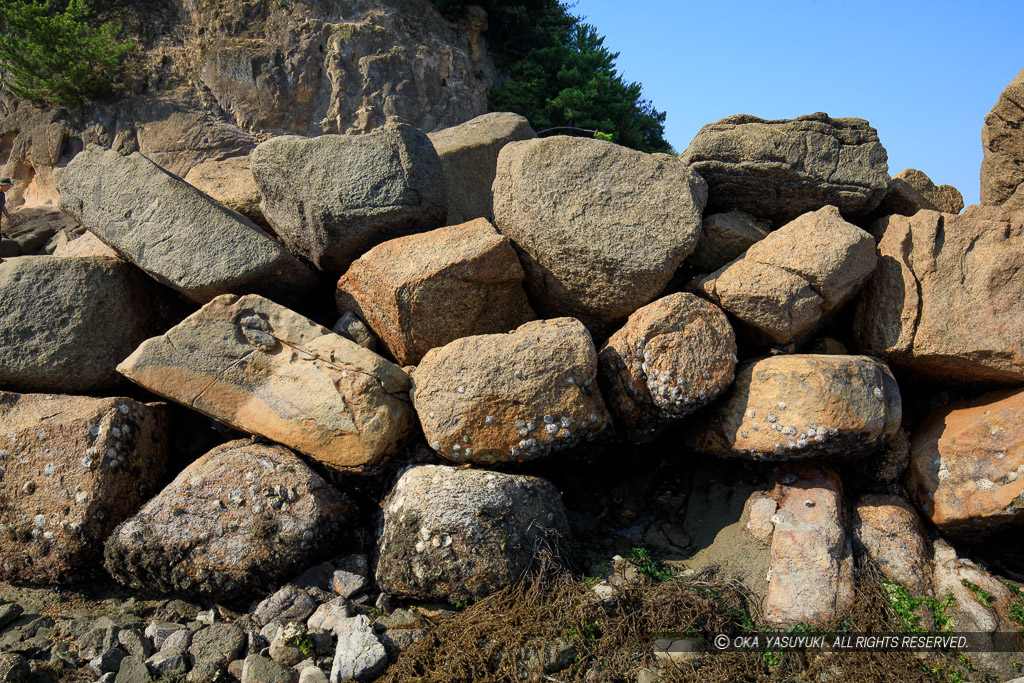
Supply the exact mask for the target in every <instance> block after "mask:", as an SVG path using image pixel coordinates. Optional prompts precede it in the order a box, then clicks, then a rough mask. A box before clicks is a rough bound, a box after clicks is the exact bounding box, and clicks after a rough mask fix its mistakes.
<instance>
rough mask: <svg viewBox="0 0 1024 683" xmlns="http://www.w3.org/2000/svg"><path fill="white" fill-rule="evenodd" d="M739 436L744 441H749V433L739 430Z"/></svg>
mask: <svg viewBox="0 0 1024 683" xmlns="http://www.w3.org/2000/svg"><path fill="white" fill-rule="evenodd" d="M740 436H742V437H743V438H744V439H749V438H750V432H748V431H747V430H746V429H741V430H740Z"/></svg>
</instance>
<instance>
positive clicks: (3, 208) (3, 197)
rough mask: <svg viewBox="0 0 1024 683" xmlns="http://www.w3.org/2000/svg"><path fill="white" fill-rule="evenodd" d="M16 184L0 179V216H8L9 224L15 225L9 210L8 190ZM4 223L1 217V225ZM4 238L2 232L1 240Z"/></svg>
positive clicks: (0, 234)
mask: <svg viewBox="0 0 1024 683" xmlns="http://www.w3.org/2000/svg"><path fill="white" fill-rule="evenodd" d="M13 185H14V184H13V183H12V182H11V179H10V178H8V177H3V178H0V214H2V215H3V216H7V224H8V225H14V216H12V215H11V212H10V211H8V210H7V194H6V192H7V190H9V189H11V187H12V186H13ZM2 223H3V218H2V217H0V224H2ZM3 238H4V233H3V231H2V230H0V239H3Z"/></svg>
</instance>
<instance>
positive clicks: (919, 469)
mask: <svg viewBox="0 0 1024 683" xmlns="http://www.w3.org/2000/svg"><path fill="white" fill-rule="evenodd" d="M1022 424H1024V391H1019V390H1018V391H1008V392H996V393H990V394H985V395H983V396H981V397H979V398H977V399H975V400H974V401H971V402H969V403H961V404H955V405H953V406H950V407H947V408H944V409H942V410H940V411H938V412H936V413H935V414H933V415H931V416H930V417H929V418H928V419H927V420H925V422H924V423H922V424H921V425H920V426H919V427H918V428H917V429H916V430H915V431H914V434H913V438H912V439H911V450H910V468H909V470H908V472H907V484H908V488H909V489H910V491H911V493H912V495H913V496H914V502H915V503H916V504H917V507H918V509H920V510H921V511H922V512H923V514H924V515H925V517H927V518H928V519H929V520H931V522H932V523H933V524H935V526H937V527H938V528H939V530H940V531H942V532H943V533H945V534H955V535H961V536H963V535H969V536H971V537H977V536H978V535H980V534H986V533H990V532H993V531H996V530H998V529H999V528H1001V527H1004V526H1006V525H1007V524H1020V523H1022V522H1024V436H1022V435H1021V434H1020V432H1019V431H1017V430H1018V429H1020V426H1021V425H1022Z"/></svg>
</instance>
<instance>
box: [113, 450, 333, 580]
mask: <svg viewBox="0 0 1024 683" xmlns="http://www.w3.org/2000/svg"><path fill="white" fill-rule="evenodd" d="M349 512H350V506H349V504H348V502H347V501H346V499H345V498H344V497H343V496H342V495H341V494H340V493H338V492H337V491H335V490H334V489H333V488H331V486H330V485H329V484H328V483H327V482H326V481H324V480H323V479H322V478H321V477H320V476H319V475H317V474H316V473H315V472H313V471H312V470H311V469H309V467H308V466H307V465H306V464H305V463H304V462H303V461H302V460H301V459H300V458H298V457H297V456H295V455H294V454H292V453H291V452H290V451H288V450H287V449H284V448H281V447H279V446H262V445H259V444H253V443H251V442H249V441H232V442H230V443H226V444H224V445H223V446H218V447H217V448H215V449H213V450H212V451H210V452H209V453H207V454H206V455H204V456H203V457H201V458H199V459H198V460H196V461H195V462H194V463H192V464H191V465H189V466H188V467H187V468H185V469H184V470H183V471H182V472H181V474H179V475H178V476H177V477H176V478H175V480H174V481H173V482H171V483H170V484H169V485H168V486H167V488H165V489H164V490H163V491H161V492H160V494H159V495H157V496H156V497H155V498H153V499H152V500H151V501H150V502H148V503H146V505H145V506H144V507H143V508H142V509H141V510H139V512H138V514H136V515H135V516H134V517H132V518H131V519H129V520H127V521H125V522H124V523H123V524H121V525H120V526H119V527H118V528H117V529H116V530H115V531H114V533H113V534H111V536H110V539H109V540H108V541H107V546H106V566H107V570H108V571H109V572H110V573H111V575H112V576H114V578H116V579H117V580H118V581H120V582H121V583H123V584H125V585H127V586H130V587H132V588H135V589H140V590H142V589H144V590H150V591H153V590H156V591H161V592H172V591H183V592H187V593H191V594H196V595H211V596H217V597H223V596H231V595H239V594H242V593H244V592H245V591H247V590H252V589H253V588H256V587H263V586H266V585H268V584H270V583H272V582H275V581H280V580H283V579H285V578H287V577H288V576H291V575H292V574H293V573H294V572H295V571H296V570H297V569H299V568H301V567H302V566H303V565H304V564H308V563H310V562H311V561H312V560H314V559H315V558H316V556H317V555H318V554H319V553H321V552H323V551H324V550H325V549H327V548H328V547H330V546H331V545H332V544H333V543H335V542H336V540H337V539H336V535H337V534H338V533H339V532H340V528H341V525H342V524H343V523H344V522H345V519H346V517H347V516H348V515H349Z"/></svg>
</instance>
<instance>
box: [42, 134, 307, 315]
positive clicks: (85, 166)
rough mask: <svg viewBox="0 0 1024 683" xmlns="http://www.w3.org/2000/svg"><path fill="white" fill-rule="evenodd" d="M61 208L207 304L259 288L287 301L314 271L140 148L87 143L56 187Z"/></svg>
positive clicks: (298, 296) (303, 291)
mask: <svg viewBox="0 0 1024 683" xmlns="http://www.w3.org/2000/svg"><path fill="white" fill-rule="evenodd" d="M57 189H58V190H59V191H60V207H61V209H63V210H64V211H66V212H68V213H70V214H71V215H72V216H74V217H75V218H76V219H78V221H79V222H80V223H82V225H84V226H85V227H87V228H88V229H89V230H91V231H92V232H93V233H95V234H96V236H97V237H99V238H100V239H101V240H102V241H104V242H105V243H107V244H108V245H110V246H111V247H113V248H114V249H115V250H116V251H117V252H118V253H119V254H121V255H122V256H124V257H125V258H127V259H128V260H130V261H131V262H132V263H134V264H135V265H137V266H138V267H139V268H141V269H142V270H144V271H146V272H147V273H149V275H151V276H152V277H153V278H155V279H156V280H158V281H159V282H161V283H163V284H165V285H167V286H168V287H172V288H174V289H176V290H178V291H179V292H181V293H182V294H184V295H185V296H187V297H189V298H190V299H193V300H194V301H197V302H199V303H205V302H207V301H209V300H210V299H212V298H214V297H215V296H218V295H220V294H229V293H231V294H249V293H257V294H262V295H263V296H267V297H270V298H271V299H274V300H277V301H282V302H284V303H289V302H293V301H302V300H303V298H304V297H305V296H308V294H309V293H310V291H312V290H313V288H315V286H316V279H315V277H314V276H313V273H312V271H311V270H310V269H309V268H307V267H306V266H305V265H303V264H302V263H301V262H299V260H298V259H296V258H295V257H294V256H292V255H291V254H289V253H288V251H287V250H286V249H285V248H284V247H283V246H281V244H279V243H278V242H275V241H274V240H273V239H271V237H270V236H269V235H268V234H267V233H265V232H264V231H263V230H261V229H260V228H258V227H257V226H256V225H255V224H254V223H253V222H252V221H250V220H249V219H248V218H245V217H244V216H242V215H241V214H238V213H235V212H234V211H232V210H230V209H228V208H227V207H225V206H224V205H223V204H219V203H218V202H216V201H214V200H213V199H211V198H210V197H209V196H207V195H205V194H203V193H202V192H200V191H199V190H197V189H196V188H194V187H192V186H191V185H189V184H188V183H186V182H185V181H184V180H182V179H181V178H179V177H177V176H175V175H172V174H170V173H168V172H167V171H165V170H164V169H162V168H161V167H159V166H157V165H156V164H154V163H153V162H152V161H150V160H149V159H147V158H146V157H144V156H142V155H141V154H139V153H137V152H136V153H134V154H130V155H128V156H122V155H121V154H119V153H118V152H115V151H113V150H109V149H103V148H101V147H99V146H97V145H90V146H89V147H87V148H86V149H85V151H83V152H80V153H79V154H78V155H77V156H75V158H74V160H73V161H72V162H71V163H70V164H68V166H67V168H66V169H65V170H64V173H63V174H62V175H61V179H60V182H59V183H58V185H57Z"/></svg>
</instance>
